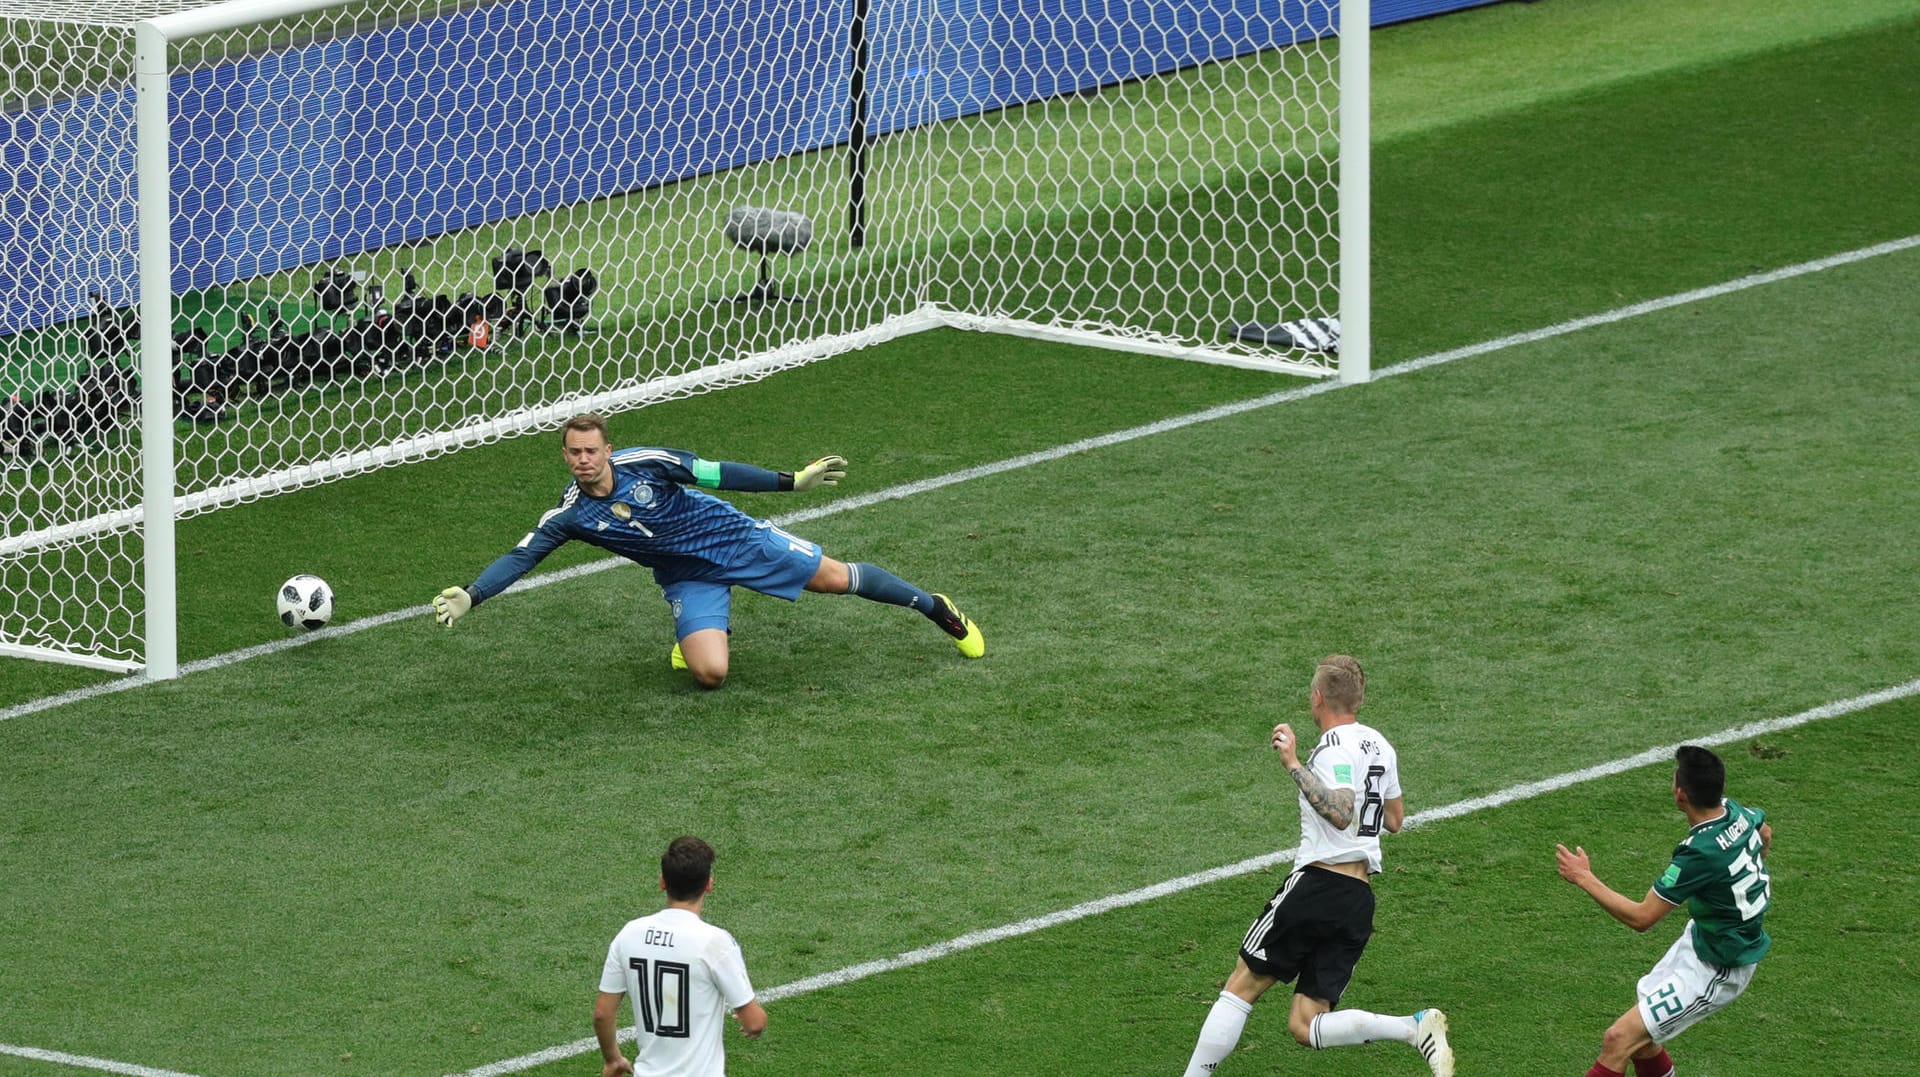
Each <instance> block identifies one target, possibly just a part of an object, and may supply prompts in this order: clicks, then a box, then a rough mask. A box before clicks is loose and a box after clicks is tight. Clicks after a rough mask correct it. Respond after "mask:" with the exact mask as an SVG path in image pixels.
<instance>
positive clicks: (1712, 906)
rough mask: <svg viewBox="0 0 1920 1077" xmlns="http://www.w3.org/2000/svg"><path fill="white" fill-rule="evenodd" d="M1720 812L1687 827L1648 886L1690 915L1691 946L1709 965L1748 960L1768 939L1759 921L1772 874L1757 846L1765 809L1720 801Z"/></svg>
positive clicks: (1747, 962) (1755, 958)
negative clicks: (1662, 869) (1722, 810)
mask: <svg viewBox="0 0 1920 1077" xmlns="http://www.w3.org/2000/svg"><path fill="white" fill-rule="evenodd" d="M1721 804H1722V806H1724V807H1725V808H1726V810H1727V811H1726V814H1725V815H1722V816H1721V817H1720V818H1718V819H1709V820H1707V821H1706V822H1704V823H1701V824H1699V825H1697V826H1695V827H1694V828H1693V829H1692V830H1689V831H1688V832H1687V840H1685V841H1683V842H1681V843H1680V844H1679V845H1676V846H1674V849H1673V863H1671V864H1669V865H1667V870H1666V872H1665V873H1664V874H1662V875H1661V876H1660V878H1659V880H1658V881H1656V882H1655V883H1654V884H1653V892H1654V893H1656V894H1658V895H1660V897H1661V898H1662V899H1664V900H1666V901H1670V902H1672V903H1674V904H1675V905H1681V904H1684V905H1686V906H1687V912H1688V913H1689V914H1691V915H1692V916H1693V950H1694V953H1696V954H1698V955H1699V956H1700V960H1702V961H1705V962H1707V963H1708V964H1711V965H1720V966H1722V967H1729V968H1730V967H1734V966H1738V965H1751V964H1753V963H1754V962H1756V961H1758V960H1760V958H1761V957H1762V956H1763V955H1765V954H1766V952H1767V947H1768V946H1771V945H1772V944H1773V940H1772V939H1771V938H1768V937H1767V931H1766V928H1765V927H1763V926H1761V921H1762V920H1763V919H1764V918H1765V916H1766V912H1767V903H1768V902H1769V901H1771V900H1772V899H1773V879H1772V876H1770V875H1768V874H1767V861H1766V857H1765V856H1763V855H1762V854H1761V851H1760V844H1761V843H1760V823H1761V821H1762V820H1764V819H1765V818H1766V814H1767V813H1766V812H1763V811H1761V810H1760V809H1758V808H1745V807H1741V806H1740V805H1739V804H1736V803H1734V802H1733V801H1731V800H1723V801H1721Z"/></svg>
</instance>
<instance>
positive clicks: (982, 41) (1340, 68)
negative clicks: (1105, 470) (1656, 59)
mask: <svg viewBox="0 0 1920 1077" xmlns="http://www.w3.org/2000/svg"><path fill="white" fill-rule="evenodd" d="M131 2H132V4H133V6H131V7H127V8H116V9H113V10H112V11H110V12H108V11H102V10H79V9H75V10H73V11H70V12H66V13H65V14H62V13H60V12H59V11H58V10H55V11H54V12H52V13H50V12H49V5H47V4H46V3H44V2H43V0H0V18H4V19H5V26H6V27H7V35H8V36H7V38H6V40H5V41H4V42H0V44H4V46H5V47H6V49H7V50H8V59H9V61H10V63H9V65H8V69H7V72H6V73H5V74H0V113H4V119H5V120H6V121H7V123H6V125H5V126H4V127H0V396H4V397H5V400H4V403H5V407H6V411H5V413H4V415H0V420H3V421H4V425H3V426H0V464H3V465H4V466H5V467H6V469H7V474H8V475H9V478H10V481H9V484H8V488H7V490H6V492H5V493H4V494H0V519H3V520H4V522H5V534H4V536H0V602H4V603H5V605H4V606H0V655H16V656H28V657H37V658H47V659H52V660H56V661H66V662H73V663H77V664H81V665H89V666H94V667H96V668H101V669H109V670H121V671H131V670H138V669H144V670H145V672H146V674H147V675H148V676H149V677H154V678H165V677H170V676H173V675H175V674H176V673H177V670H178V646H179V645H178V641H179V637H180V634H181V631H182V630H181V628H180V626H178V625H177V624H176V619H177V617H178V614H177V612H176V611H177V606H178V602H177V593H176V592H177V588H178V582H177V577H176V575H175V566H176V559H177V554H176V551H175V547H174V526H175V523H176V521H177V520H180V519H183V518H186V517H190V516H194V515H197V514H200V513H204V512H211V511H218V510H223V509H227V508H231V507H235V506H239V505H243V504H245V503H247V502H251V501H255V500H258V499H260V498H264V497H269V496H273V495H275V494H278V493H281V492H285V491H289V490H294V489H299V488H302V487H305V486H310V485H313V484H316V483H322V482H329V481H337V480H344V479H349V478H351V477H352V476H354V475H358V474H362V473H365V472H368V471H371V470H374V469H378V468H383V467H388V466H395V465H401V464H406V463H410V462H414V461H420V460H426V459H430V458H433V457H437V456H440V455H443V454H446V453H450V452H455V451H460V450H462V449H466V448H470V447H473V446H477V445H482V444H486V443H489V442H494V441H498V440H501V439H504V438H510V437H516V436H520V435H523V434H527V433H531V432H535V431H542V430H551V429H553V428H555V427H557V426H558V425H560V424H561V423H562V422H564V420H565V419H566V418H567V417H568V416H570V415H572V414H575V413H577V412H579V411H582V410H587V409H596V410H602V411H607V412H621V411H626V410H630V409H633V408H637V407H642V406H645V405H647V404H650V403H654V402H658V401H663V400H669V399H674V398H677V397H684V396H688V395H692V394H695V393H702V392H708V391H713V390H716V389H724V388H726V387H729V386H733V385H738V384H741V383H743V382H747V381H752V380H755V379H758V378H762V377H765V376H767V375H769V374H771V373H774V372H776V371H780V370H785V369H790V368H792V367H796V366H800V365H803V364H807V363H811V362H815V361H818V360H821V359H825V358H828V357H831V356H834V355H838V354H841V353H844V352H847V351H850V350H855V349H859V348H865V347H871V346H874V345H877V344H881V343H884V342H886V341H889V340H894V339H897V338H900V337H903V336H906V335H910V334H914V333H919V332H923V331H926V330H930V329H941V328H957V329H965V330H975V331H989V332H1001V333H1010V334H1015V335H1020V336H1027V337H1035V338H1040V339H1048V340H1057V341H1064V342H1070V343H1074V344H1081V345H1091V346H1094V347H1099V348H1106V349H1111V350H1117V351H1121V352H1132V353H1144V354H1151V355H1161V356H1169V357H1176V358H1182V359H1193V360H1199V361H1204V362H1212V363H1227V364H1232V365H1237V366H1243V367H1252V368H1256V369H1262V370H1270V371H1274V372H1278V373H1288V374H1297V375H1304V376H1313V377H1325V376H1333V375H1335V374H1338V375H1339V376H1340V377H1342V378H1344V379H1347V380H1357V379H1364V378H1365V377H1366V370H1367V360H1366V347H1365V343H1366V326H1367V317H1366V308H1365V305H1364V287H1365V265H1364V251H1365V235H1366V209H1365V207H1366V198H1367V195H1366V183H1365V179H1366V177H1365V171H1364V170H1365V155H1364V153H1360V154H1358V155H1357V156H1356V154H1355V149H1354V147H1355V145H1356V140H1357V144H1358V145H1360V146H1362V147H1363V146H1364V140H1365V126H1364V125H1365V105H1364V102H1365V79H1366V77H1367V73H1366V67H1365V63H1364V58H1365V47H1364V43H1365V25H1366V11H1367V5H1366V3H1365V2H1364V0H1361V2H1358V3H1352V4H1349V5H1347V6H1346V7H1345V8H1342V7H1341V6H1340V5H1338V4H1336V3H1334V2H1332V0H1135V2H1131V3H1129V4H1125V5H1114V4H1106V3H1103V2H1095V0H1068V2H1066V3H1061V2H1059V0H997V2H992V3H986V4H980V5H962V6H960V7H957V8H956V7H953V6H951V5H941V4H937V3H935V2H934V0H728V2H725V3H722V2H720V0H501V2H498V3H491V4H479V5H474V4H455V3H445V4H441V5H438V6H435V5H433V4H431V3H424V4H423V3H421V2H419V0H264V2H263V0H232V2H229V3H225V4H218V5H212V6H198V7H195V6H192V5H191V4H188V3H185V2H182V0H131ZM1340 20H1349V21H1352V20H1357V26H1358V29H1357V30H1356V29H1353V28H1352V27H1348V28H1346V33H1345V34H1344V35H1343V34H1341V33H1339V32H1337V31H1338V30H1340V29H1341V27H1340V26H1338V25H1336V24H1337V23H1338V22H1339V21H1340ZM1356 58H1357V60H1358V62H1355V60H1356ZM1356 79H1357V80H1359V82H1358V85H1357V86H1356V84H1355V80H1356ZM1355 101H1358V102H1360V104H1359V106H1358V113H1357V115H1356V113H1355V110H1354V109H1353V108H1350V107H1349V105H1350V104H1351V103H1352V102H1355ZM1356 252H1359V253H1360V255H1361V257H1360V258H1359V259H1358V261H1359V262H1360V263H1361V264H1360V265H1359V266H1355V265H1354V264H1353V263H1354V261H1355V260H1356V259H1355V254H1356ZM1356 288H1358V289H1361V290H1362V291H1361V292H1359V293H1356V292H1355V291H1354V290H1355V289H1356ZM1334 318H1338V319H1339V320H1340V321H1341V322H1342V323H1344V326H1345V337H1344V339H1343V340H1342V341H1341V342H1340V343H1339V346H1338V348H1337V349H1336V348H1335V347H1333V346H1331V345H1330V343H1329V342H1328V341H1326V340H1324V339H1309V338H1307V337H1304V336H1301V337H1289V336H1287V335H1286V331H1285V328H1284V327H1285V326H1286V325H1288V324H1289V323H1295V322H1298V321H1299V320H1303V319H1306V320H1317V321H1319V322H1323V323H1324V322H1328V321H1330V320H1331V319H1334ZM1090 354H1092V353H1090ZM1090 384H1091V379H1090ZM295 568H297V566H290V567H289V571H293V570H294V569H295ZM263 616H264V615H263ZM186 631H189V632H190V631H191V629H190V627H189V628H188V629H186Z"/></svg>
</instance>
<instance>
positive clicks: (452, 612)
mask: <svg viewBox="0 0 1920 1077" xmlns="http://www.w3.org/2000/svg"><path fill="white" fill-rule="evenodd" d="M472 608H473V596H472V595H471V594H469V593H467V589H466V588H464V587H449V588H447V589H446V590H444V591H442V592H440V593H439V594H437V595H434V596H433V619H434V620H436V621H438V622H440V623H441V624H443V625H446V626H447V627H448V628H452V627H453V622H455V621H458V620H459V619H460V618H462V617H465V616H466V615H467V611H468V610H470V609H472Z"/></svg>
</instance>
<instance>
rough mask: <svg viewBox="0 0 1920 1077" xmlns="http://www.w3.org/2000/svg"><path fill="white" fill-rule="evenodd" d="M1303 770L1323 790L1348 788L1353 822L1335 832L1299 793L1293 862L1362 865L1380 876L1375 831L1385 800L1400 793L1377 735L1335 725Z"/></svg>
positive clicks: (1395, 770) (1395, 760)
mask: <svg viewBox="0 0 1920 1077" xmlns="http://www.w3.org/2000/svg"><path fill="white" fill-rule="evenodd" d="M1306 766H1307V769H1308V770H1310V771H1312V772H1313V773H1314V775H1315V776H1316V777H1318V778H1319V779H1320V780H1321V781H1322V782H1324V783H1326V786H1327V788H1328V789H1351V790H1353V819H1352V821H1350V822H1348V823H1347V828H1346V829H1345V830H1336V829H1335V828H1334V827H1332V826H1331V825H1329V824H1328V823H1327V821H1326V820H1325V819H1322V818H1320V816H1319V814H1318V813H1316V812H1315V811H1314V810H1313V808H1312V807H1311V806H1309V805H1308V804H1307V797H1306V794H1304V793H1302V794H1301V795H1300V851H1299V853H1298V854H1296V855H1295V857H1294V861H1293V862H1294V863H1295V864H1314V863H1321V862H1325V863H1329V864H1342V863H1347V862H1350V861H1360V860H1364V861H1366V862H1367V874H1369V875H1377V874H1379V873H1380V829H1381V824H1382V822H1383V820H1384V819H1385V815H1386V802H1387V801H1389V800H1392V799H1394V798H1395V797H1397V796H1399V795H1400V761H1399V757H1398V756H1396V755H1395V754H1394V751H1393V745H1391V744H1388V743H1387V738H1385V737H1383V736H1381V735H1380V731H1379V730H1377V729H1375V728H1373V727H1372V726H1370V725H1366V724H1364V723H1361V722H1349V723H1346V724H1343V725H1337V726H1335V727H1333V728H1332V729H1329V730H1327V731H1326V732H1325V733H1322V734H1321V735H1320V743H1318V744H1316V745H1314V746H1313V754H1312V755H1309V756H1308V757H1307V762H1306Z"/></svg>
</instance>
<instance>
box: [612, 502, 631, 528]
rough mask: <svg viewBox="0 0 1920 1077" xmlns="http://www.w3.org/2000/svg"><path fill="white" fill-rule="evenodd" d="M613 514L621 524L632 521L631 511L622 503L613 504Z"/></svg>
mask: <svg viewBox="0 0 1920 1077" xmlns="http://www.w3.org/2000/svg"><path fill="white" fill-rule="evenodd" d="M613 514H614V515H615V516H617V517H619V518H620V522H621V523H626V522H627V521H628V520H631V519H633V510H632V509H630V508H628V507H627V503H626V502H624V501H616V502H614V503H613Z"/></svg>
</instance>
